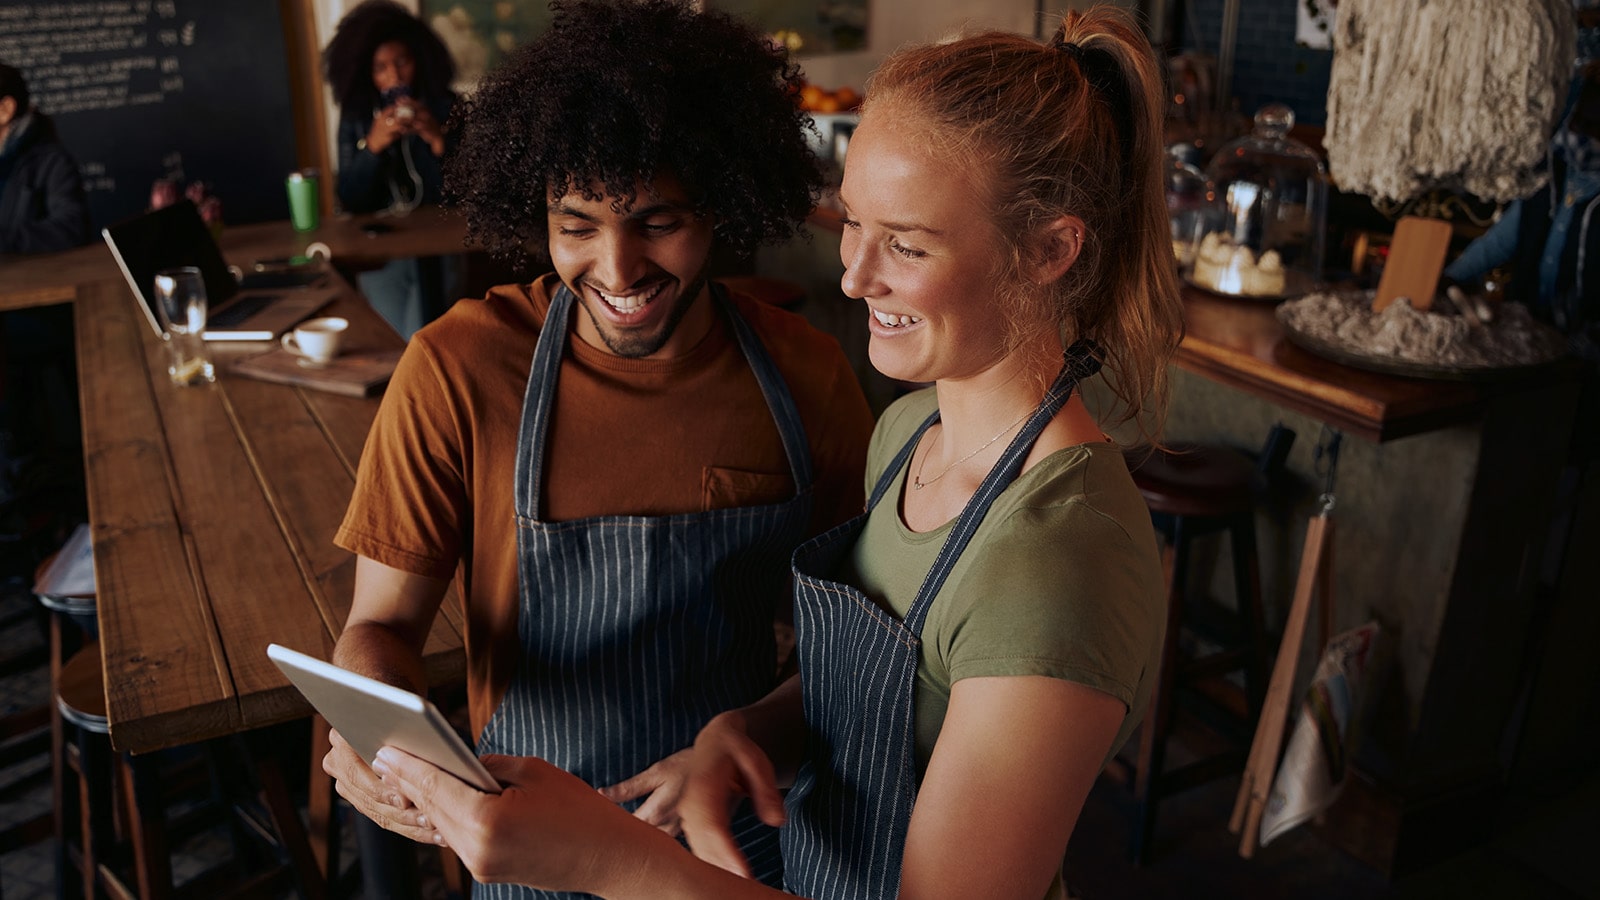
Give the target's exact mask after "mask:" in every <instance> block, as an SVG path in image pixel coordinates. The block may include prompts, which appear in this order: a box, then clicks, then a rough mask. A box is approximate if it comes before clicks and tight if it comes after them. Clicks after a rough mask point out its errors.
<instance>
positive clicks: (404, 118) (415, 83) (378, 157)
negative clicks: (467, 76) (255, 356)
mask: <svg viewBox="0 0 1600 900" xmlns="http://www.w3.org/2000/svg"><path fill="white" fill-rule="evenodd" d="M323 67H324V70H325V73H326V77H327V80H328V84H329V85H330V86H331V87H332V89H333V97H334V100H335V102H337V103H338V104H339V135H338V140H339V180H338V188H337V193H338V197H339V205H340V206H341V207H343V208H344V210H345V211H346V212H352V213H371V212H383V211H386V212H388V213H390V214H392V215H397V216H403V215H406V214H407V213H409V212H411V211H412V210H413V209H416V208H417V207H418V206H420V205H422V204H424V203H438V202H439V197H440V192H441V190H442V188H443V185H444V176H443V174H442V169H441V162H442V160H443V159H444V156H445V154H446V153H447V152H448V150H449V143H448V141H447V139H446V136H445V129H444V123H445V122H446V121H447V120H448V119H449V116H450V109H451V107H452V106H453V105H454V103H455V94H454V93H452V92H451V90H450V82H451V80H452V79H453V78H454V77H455V64H454V63H452V62H451V60H450V54H449V51H447V50H446V49H445V46H444V42H442V41H440V40H439V37H438V35H436V34H434V33H433V31H432V29H430V28H429V27H428V26H427V25H426V24H425V23H423V22H422V20H420V19H418V18H417V17H416V16H413V15H412V14H411V13H410V12H408V11H407V10H406V9H405V7H403V6H401V5H400V4H398V3H395V2H393V0H365V2H363V3H361V4H360V5H359V6H357V7H355V8H354V9H352V10H350V12H349V13H348V14H346V15H345V17H344V18H343V19H342V20H340V22H339V28H338V30H337V31H335V32H334V35H333V40H331V41H329V42H328V46H327V49H326V50H324V51H323ZM454 269H455V266H454V265H453V264H452V263H451V262H449V261H447V260H446V259H445V258H442V257H426V258H422V259H401V260H395V261H393V262H391V263H389V265H387V266H385V267H384V268H382V269H378V270H376V271H373V272H363V273H361V276H360V282H361V290H362V293H364V294H366V296H367V299H368V300H369V301H371V302H372V305H373V306H374V307H376V308H377V310H378V312H380V313H382V314H383V317H384V318H385V319H387V320H388V321H389V323H390V324H391V325H393V326H394V327H395V330H397V331H399V332H400V334H401V335H402V336H404V337H408V338H409V337H410V336H411V334H412V332H415V331H416V330H417V329H418V328H421V327H422V326H423V325H424V324H426V323H427V322H429V321H432V320H433V319H434V318H436V317H437V316H438V315H439V313H441V312H443V311H444V308H445V306H446V305H448V299H449V298H450V294H449V293H447V292H448V291H450V290H453V284H452V282H453V280H454V278H453V275H454Z"/></svg>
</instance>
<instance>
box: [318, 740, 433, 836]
mask: <svg viewBox="0 0 1600 900" xmlns="http://www.w3.org/2000/svg"><path fill="white" fill-rule="evenodd" d="M328 743H329V744H331V745H332V749H330V750H329V751H328V753H327V755H326V756H324V757H323V758H322V771H324V772H327V773H328V774H329V775H332V776H333V777H334V778H335V779H336V781H335V782H334V789H335V790H337V791H338V792H339V796H341V797H343V798H345V799H346V800H348V801H350V805H351V806H354V807H355V808H356V811H357V812H359V813H361V814H362V815H364V816H366V817H367V818H369V819H371V820H372V821H374V822H376V823H378V826H379V827H380V828H384V829H386V830H388V831H392V832H394V833H395V834H398V835H401V836H402V837H408V838H410V839H412V840H413V841H420V842H422V843H425V844H428V843H432V842H433V830H432V829H429V828H421V827H418V826H417V824H416V817H417V810H416V807H415V806H413V805H412V804H411V801H410V800H407V799H406V797H405V795H404V794H402V793H401V792H399V791H397V790H395V789H394V788H393V787H391V786H389V785H386V784H384V783H383V781H382V779H380V778H379V777H378V775H377V774H376V773H375V772H373V771H372V769H371V768H369V767H368V766H367V763H366V761H365V760H363V759H362V758H361V756H360V754H358V753H356V751H355V750H353V749H351V747H350V745H349V744H348V743H346V741H345V739H344V738H343V737H342V736H341V735H340V734H339V732H337V731H330V732H329V733H328Z"/></svg>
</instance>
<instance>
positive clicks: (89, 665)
mask: <svg viewBox="0 0 1600 900" xmlns="http://www.w3.org/2000/svg"><path fill="white" fill-rule="evenodd" d="M56 708H57V709H59V710H60V711H61V716H62V718H64V719H66V720H67V721H68V722H71V723H72V724H73V725H76V726H77V727H79V728H82V729H83V730H85V731H91V732H94V733H95V734H110V733H111V725H110V721H109V720H108V719H107V718H106V683H105V677H104V676H103V674H102V673H101V669H100V645H99V644H98V643H93V642H91V643H88V644H85V645H84V647H83V649H82V650H79V651H78V652H77V653H75V654H73V656H72V658H71V659H69V660H67V662H66V663H65V664H64V665H62V667H61V683H60V685H59V686H58V687H57V688H56Z"/></svg>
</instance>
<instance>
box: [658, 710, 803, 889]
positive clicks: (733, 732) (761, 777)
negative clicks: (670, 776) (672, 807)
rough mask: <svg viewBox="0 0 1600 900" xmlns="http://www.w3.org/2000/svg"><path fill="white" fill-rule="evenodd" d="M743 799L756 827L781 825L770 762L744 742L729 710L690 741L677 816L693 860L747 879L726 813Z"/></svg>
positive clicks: (740, 724)
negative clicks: (748, 803) (749, 804)
mask: <svg viewBox="0 0 1600 900" xmlns="http://www.w3.org/2000/svg"><path fill="white" fill-rule="evenodd" d="M745 796H748V797H749V798H750V799H751V802H752V803H753V804H754V805H755V811H756V815H757V816H759V817H760V819H761V821H763V822H765V823H767V824H768V825H771V826H773V827H777V826H779V825H782V824H783V820H784V811H783V797H782V796H781V795H779V793H778V785H777V778H776V776H775V775H774V773H773V769H772V761H771V760H770V759H768V758H767V754H766V753H765V752H764V751H763V750H762V749H761V747H760V746H759V745H757V744H756V742H755V741H754V740H752V739H751V738H750V734H749V732H748V730H747V724H746V720H745V717H744V714H743V713H742V712H740V711H739V710H730V711H729V712H725V713H722V714H721V715H718V716H717V717H715V718H713V719H712V720H711V721H709V722H707V723H706V726H705V727H704V728H702V729H700V735H699V737H697V738H695V741H694V750H693V755H692V757H691V758H690V760H689V772H688V780H687V782H686V784H685V785H684V790H683V798H682V799H681V800H679V801H678V814H679V818H680V820H681V822H682V825H683V833H684V836H685V837H687V838H688V839H689V849H691V850H693V851H694V854H695V855H696V856H698V857H700V858H701V859H703V860H705V861H706V862H709V863H711V864H713V865H715V866H719V867H721V868H723V869H727V870H728V871H730V872H733V873H735V874H737V875H742V876H744V877H746V878H749V877H750V876H751V873H750V864H749V862H748V861H746V860H745V858H744V854H743V853H742V852H740V850H739V845H738V844H737V843H736V842H735V841H734V839H733V830H732V828H731V827H730V825H729V815H730V813H731V812H732V810H733V808H734V806H735V805H736V804H737V803H738V801H739V799H740V798H741V797H745Z"/></svg>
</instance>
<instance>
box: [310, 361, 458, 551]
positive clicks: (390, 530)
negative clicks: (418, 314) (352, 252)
mask: <svg viewBox="0 0 1600 900" xmlns="http://www.w3.org/2000/svg"><path fill="white" fill-rule="evenodd" d="M453 409H454V404H453V403H452V402H451V398H450V396H449V395H448V394H447V392H446V391H445V390H444V380H443V379H442V378H441V377H440V371H439V367H438V365H437V364H436V362H435V359H434V357H433V354H432V353H431V352H430V351H429V348H428V346H427V345H426V344H425V343H424V342H422V341H420V340H417V339H413V340H412V341H411V343H410V344H409V345H408V346H407V348H406V352H405V353H404V355H402V356H401V358H400V363H399V365H397V366H396V367H395V372H394V376H393V377H392V378H391V379H390V383H389V388H388V390H387V391H385V392H384V397H383V402H382V404H381V405H380V406H379V408H378V415H377V417H376V419H375V420H374V422H373V425H372V430H371V431H370V432H369V433H368V435H367V442H366V446H365V447H364V448H363V449H362V451H361V465H360V467H359V469H358V471H357V473H356V485H355V491H354V493H353V495H352V496H351V499H350V506H349V508H348V509H347V510H346V511H345V517H344V522H343V523H342V524H341V525H340V526H339V530H338V532H337V533H336V534H335V535H334V543H335V544H337V545H339V546H340V547H343V548H344V549H346V550H349V551H351V552H352V553H356V554H359V555H361V556H365V557H368V558H369V559H373V560H376V561H378V562H380V563H383V564H384V565H386V566H392V567H394V568H396V569H401V570H403V571H406V572H410V573H413V574H417V575H426V576H428V577H430V578H449V577H451V576H453V575H454V574H455V570H456V564H457V562H458V560H459V559H460V555H461V548H462V546H463V535H464V533H465V531H466V527H467V522H468V510H469V508H470V505H469V503H468V498H467V491H466V486H465V484H466V482H465V478H464V475H463V465H462V460H463V459H464V458H465V457H464V454H463V452H462V437H461V430H460V429H459V427H458V426H457V417H456V416H455V415H453Z"/></svg>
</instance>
